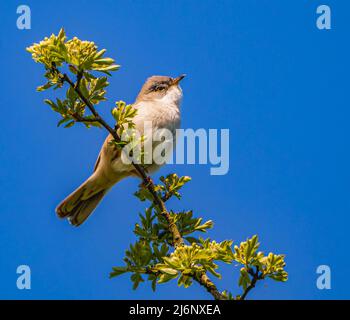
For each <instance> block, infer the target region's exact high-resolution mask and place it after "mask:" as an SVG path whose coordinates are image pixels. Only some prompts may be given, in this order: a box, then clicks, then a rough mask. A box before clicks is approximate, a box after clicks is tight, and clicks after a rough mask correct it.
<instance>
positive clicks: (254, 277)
mask: <svg viewBox="0 0 350 320" xmlns="http://www.w3.org/2000/svg"><path fill="white" fill-rule="evenodd" d="M248 273H249V274H250V275H251V276H252V282H251V283H250V285H249V286H248V287H247V288H246V289H245V290H244V292H243V294H242V296H241V297H240V299H239V300H244V299H245V298H246V296H247V294H248V293H249V291H250V290H252V289H253V288H255V285H256V283H257V282H258V281H259V280H262V279H264V276H263V275H262V274H261V273H259V267H256V270H255V272H254V271H253V270H252V269H249V271H248Z"/></svg>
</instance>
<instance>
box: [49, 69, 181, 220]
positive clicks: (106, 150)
mask: <svg viewBox="0 0 350 320" xmlns="http://www.w3.org/2000/svg"><path fill="white" fill-rule="evenodd" d="M184 77H185V75H181V76H179V77H177V78H171V77H167V76H152V77H150V78H148V79H147V81H146V82H145V84H144V85H143V87H142V89H141V91H140V93H139V95H138V96H137V98H136V101H135V103H134V105H133V106H134V108H136V109H137V114H136V116H135V117H134V119H133V122H134V123H135V126H136V129H137V130H138V132H139V133H140V134H141V135H143V134H144V123H145V121H150V123H152V130H153V131H156V130H158V129H163V128H164V129H168V130H170V131H171V132H172V133H173V135H172V136H173V137H174V139H175V136H176V135H175V131H176V129H178V128H179V126H180V102H181V99H182V90H181V88H180V86H179V82H180V81H181V80H182V79H183V78H184ZM145 138H146V139H149V138H151V139H153V137H147V133H145ZM112 139H113V138H112V136H111V135H108V137H107V138H106V140H105V142H104V143H103V145H102V148H101V151H100V154H99V156H98V158H97V161H96V164H95V167H94V172H93V174H92V175H91V176H90V177H89V178H88V179H87V180H86V181H85V182H84V183H83V184H82V185H81V186H80V187H79V188H78V189H76V190H75V191H74V192H73V193H71V194H70V195H69V196H68V197H67V198H66V199H64V200H63V201H62V202H61V203H60V204H59V205H58V207H57V208H56V212H57V214H58V216H59V217H60V218H68V220H69V221H70V223H71V224H72V225H75V226H79V225H80V224H82V223H83V222H84V221H85V220H86V219H87V218H88V217H89V216H90V214H91V213H92V212H93V211H94V209H95V208H96V207H97V205H98V204H99V202H100V201H101V200H102V198H103V197H104V195H105V194H106V193H107V192H108V191H109V190H110V189H111V187H112V186H113V185H115V184H116V183H117V182H119V181H120V180H122V179H124V178H126V177H129V176H138V175H137V173H136V171H135V169H134V168H133V166H132V165H130V164H127V163H125V161H122V157H121V152H120V150H118V149H116V148H115V147H114V146H113V145H111V144H110V143H109V141H111V140H112ZM174 145H175V141H174ZM155 146H156V144H154V146H153V148H154V147H155ZM158 168H159V165H158V164H156V163H152V164H151V166H150V167H149V168H148V171H149V172H154V171H155V170H157V169H158Z"/></svg>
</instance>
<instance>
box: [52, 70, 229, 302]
mask: <svg viewBox="0 0 350 320" xmlns="http://www.w3.org/2000/svg"><path fill="white" fill-rule="evenodd" d="M54 68H55V67H54ZM54 70H55V72H58V74H59V75H60V78H61V79H62V82H67V83H68V84H69V85H70V87H71V88H72V89H73V90H74V91H75V92H76V93H77V95H78V96H79V98H80V99H81V101H82V102H83V103H84V104H85V105H86V106H87V107H88V108H89V110H90V111H91V113H92V114H93V115H94V118H93V119H90V118H88V119H86V118H85V117H81V116H78V118H77V121H78V122H98V123H100V124H101V125H102V126H103V127H104V128H105V129H106V130H107V131H108V132H109V133H110V134H111V135H112V137H113V138H114V139H115V141H117V142H120V141H121V138H120V137H119V135H118V133H117V131H116V130H115V129H113V128H112V127H111V126H110V125H109V124H108V123H107V122H106V121H105V120H104V119H103V118H102V117H101V116H100V115H99V113H98V112H97V111H96V109H95V107H94V105H93V104H92V103H91V102H90V100H89V99H88V98H87V97H85V96H84V94H83V93H82V92H81V90H80V88H79V82H80V80H81V76H80V77H78V79H77V82H76V83H74V82H73V81H72V80H71V79H70V78H69V77H68V75H67V74H62V73H60V71H59V70H58V69H57V68H55V69H54ZM132 165H133V167H134V168H135V170H136V171H137V173H138V174H139V175H140V177H141V179H142V181H143V185H144V187H145V188H147V190H148V191H149V192H150V193H151V195H152V198H153V202H154V204H155V205H156V207H157V208H158V210H159V213H160V214H161V215H162V216H163V217H164V218H165V219H166V221H167V223H168V228H169V231H170V233H171V234H172V238H173V243H172V245H173V246H174V247H175V248H176V247H177V246H180V245H183V244H184V240H183V238H182V236H181V234H180V231H179V229H178V228H177V226H176V224H175V222H174V220H173V219H172V217H171V216H170V214H169V212H168V210H167V208H166V206H165V201H166V200H167V199H162V197H161V196H160V195H159V194H158V193H157V191H156V190H155V185H154V183H153V181H152V179H151V178H150V177H149V176H148V175H147V174H146V172H145V170H144V168H143V167H142V166H140V165H139V164H137V163H134V162H132ZM193 279H194V280H195V281H197V282H198V283H199V284H200V285H201V286H203V287H205V288H206V290H207V291H208V292H209V293H210V294H211V295H212V296H213V297H214V299H215V300H223V299H224V296H223V295H222V294H221V293H220V291H219V290H218V289H217V288H216V286H215V284H214V283H213V282H212V281H211V280H210V279H209V277H208V276H207V275H206V273H205V272H203V273H200V274H198V275H194V276H193Z"/></svg>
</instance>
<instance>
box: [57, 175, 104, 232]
mask: <svg viewBox="0 0 350 320" xmlns="http://www.w3.org/2000/svg"><path fill="white" fill-rule="evenodd" d="M109 189H110V186H108V185H107V186H106V184H102V183H101V182H99V181H98V179H97V177H96V175H95V174H93V175H92V176H91V177H90V178H89V179H87V180H86V181H85V182H84V183H83V184H82V185H81V186H80V187H79V188H78V189H76V190H75V191H74V192H72V193H71V194H70V195H69V196H68V197H67V198H65V199H64V200H63V201H62V202H61V203H60V204H59V205H58V207H57V208H56V213H57V215H58V216H59V217H60V218H68V220H69V222H70V223H71V224H72V225H74V226H79V225H81V224H82V223H83V222H84V221H85V220H86V219H87V218H88V217H89V216H90V214H91V213H92V212H93V211H94V210H95V208H96V207H97V205H98V204H99V202H100V201H101V200H102V198H103V196H104V195H105V194H106V193H107V191H108V190H109Z"/></svg>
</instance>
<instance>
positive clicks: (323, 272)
mask: <svg viewBox="0 0 350 320" xmlns="http://www.w3.org/2000/svg"><path fill="white" fill-rule="evenodd" d="M316 272H317V274H319V276H318V277H317V281H316V286H317V289H319V290H325V289H326V290H329V289H331V268H330V267H329V266H327V265H321V266H318V267H317V270H316Z"/></svg>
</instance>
